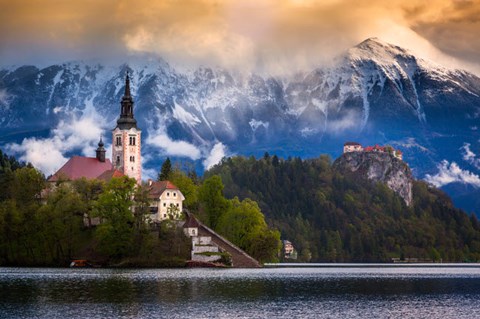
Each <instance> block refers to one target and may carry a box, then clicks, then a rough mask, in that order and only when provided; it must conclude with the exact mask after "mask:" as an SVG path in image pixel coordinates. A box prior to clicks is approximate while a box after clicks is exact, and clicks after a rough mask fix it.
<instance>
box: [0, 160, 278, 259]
mask: <svg viewBox="0 0 480 319" xmlns="http://www.w3.org/2000/svg"><path fill="white" fill-rule="evenodd" d="M164 166H165V167H162V170H161V172H160V173H159V179H169V180H171V181H172V182H173V183H174V184H176V185H177V186H178V187H179V188H180V190H181V191H182V193H183V194H184V196H185V197H186V200H185V202H184V206H185V207H186V208H188V209H190V210H191V212H193V213H195V214H196V215H198V216H199V218H200V219H201V220H202V221H203V222H204V223H205V224H207V225H208V226H210V227H211V228H213V229H215V230H217V231H219V232H220V233H221V234H222V235H224V236H225V237H227V238H228V239H230V240H231V241H232V242H233V243H235V244H237V245H238V246H239V247H241V248H243V249H245V250H246V251H247V252H248V253H250V254H252V256H253V257H254V258H257V259H259V260H260V261H262V262H265V261H272V260H275V258H276V257H277V255H278V250H279V238H280V235H279V233H278V232H276V231H274V230H270V229H269V228H268V226H267V225H266V223H265V219H264V215H263V214H262V212H261V211H260V209H259V207H258V205H256V203H254V202H252V201H250V200H243V201H239V200H227V199H226V198H225V197H224V196H223V185H222V183H221V180H220V179H219V178H218V177H212V178H210V179H207V180H204V181H201V180H200V179H199V178H198V177H197V176H196V174H191V172H190V173H185V172H183V171H182V170H180V169H179V168H176V167H175V168H172V167H171V163H170V160H168V161H166V164H165V165H164ZM162 173H163V174H164V175H162ZM48 184H49V183H47V182H46V180H45V177H44V176H43V174H41V173H40V172H39V171H38V170H36V169H35V168H34V167H32V166H31V165H26V164H25V163H20V162H18V161H17V160H16V159H15V158H13V157H9V156H6V155H5V154H3V153H2V152H1V151H0V190H1V192H0V265H12V266H13V265H15V266H19V265H20V266H65V265H68V264H69V263H70V261H71V260H72V259H88V260H90V261H94V262H96V263H98V264H101V265H110V266H112V265H115V266H149V267H153V266H182V265H184V263H185V261H186V260H188V259H190V250H191V242H190V241H189V239H188V238H187V237H186V236H184V235H183V230H182V229H181V226H178V225H177V223H176V222H175V221H172V220H167V221H165V222H162V223H161V224H159V225H153V224H151V223H149V217H150V208H149V206H150V199H149V196H148V185H141V186H139V185H136V183H135V180H134V179H131V178H128V177H121V178H113V179H112V180H110V181H108V182H104V181H100V180H87V179H79V180H75V181H60V182H58V183H56V184H55V185H48ZM240 216H241V218H240ZM96 220H100V221H101V222H100V224H98V225H97V226H94V227H90V226H92V225H94V224H96V223H95V221H96ZM245 220H249V222H248V223H247V224H248V227H246V226H245V225H246V224H245V225H244V224H243V221H245ZM230 232H232V233H231V234H232V235H230Z"/></svg>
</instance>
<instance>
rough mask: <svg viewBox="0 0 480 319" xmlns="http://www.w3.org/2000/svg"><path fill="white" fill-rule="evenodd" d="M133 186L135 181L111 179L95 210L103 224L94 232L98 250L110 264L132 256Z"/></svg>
mask: <svg viewBox="0 0 480 319" xmlns="http://www.w3.org/2000/svg"><path fill="white" fill-rule="evenodd" d="M135 185H136V182H135V179H132V178H128V177H126V176H123V177H120V178H112V179H111V180H110V182H108V184H107V185H106V187H105V191H104V192H103V193H102V194H101V195H100V196H99V198H98V201H97V205H96V207H95V209H96V215H97V216H99V217H100V218H101V220H102V223H101V224H100V225H98V226H97V229H96V237H97V239H98V242H99V249H100V251H101V252H103V253H104V254H106V256H107V257H108V258H109V259H110V260H113V261H118V260H120V259H122V258H124V257H127V256H129V255H130V254H131V253H132V247H133V242H134V236H135V233H134V216H133V212H132V207H133V198H134V194H135Z"/></svg>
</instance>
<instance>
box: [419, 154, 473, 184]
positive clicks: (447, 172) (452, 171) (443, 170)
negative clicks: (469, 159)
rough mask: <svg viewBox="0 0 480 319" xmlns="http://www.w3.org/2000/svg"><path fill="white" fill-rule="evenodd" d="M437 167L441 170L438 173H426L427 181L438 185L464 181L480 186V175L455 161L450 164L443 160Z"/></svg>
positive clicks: (463, 182) (464, 182)
mask: <svg viewBox="0 0 480 319" xmlns="http://www.w3.org/2000/svg"><path fill="white" fill-rule="evenodd" d="M437 167H438V170H439V172H438V173H437V174H436V175H429V174H427V175H425V181H427V182H429V183H431V184H433V185H435V186H437V187H441V186H444V185H447V184H450V183H462V184H469V185H472V186H474V187H480V177H479V176H478V175H476V174H474V173H472V172H470V171H467V170H462V169H461V168H460V167H459V166H458V164H457V163H455V162H452V163H451V164H450V163H449V162H448V161H446V160H443V161H442V162H441V163H440V164H438V166H437Z"/></svg>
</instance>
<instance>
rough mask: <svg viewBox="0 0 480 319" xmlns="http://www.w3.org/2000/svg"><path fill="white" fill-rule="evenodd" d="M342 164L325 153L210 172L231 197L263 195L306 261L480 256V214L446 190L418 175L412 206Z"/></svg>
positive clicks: (230, 164) (226, 165) (236, 161)
mask: <svg viewBox="0 0 480 319" xmlns="http://www.w3.org/2000/svg"><path fill="white" fill-rule="evenodd" d="M386 155H388V154H386ZM336 166H337V168H335V167H334V166H333V165H332V163H331V159H330V158H329V157H328V156H325V155H322V156H320V157H319V158H315V159H308V160H302V159H300V158H288V159H286V160H283V159H279V158H278V157H277V156H270V155H268V154H265V156H264V157H263V158H261V159H258V160H257V159H255V158H254V157H249V158H245V157H233V158H227V159H224V160H223V161H222V162H221V163H220V164H218V165H216V166H214V167H213V168H212V169H210V170H209V171H207V172H206V176H211V175H213V174H218V175H220V176H221V178H222V180H223V183H224V184H225V194H226V196H227V197H233V196H239V197H240V198H245V197H249V198H252V199H253V200H256V201H257V202H258V203H259V205H260V207H261V209H262V211H263V212H264V213H265V215H266V218H267V221H268V222H269V224H271V225H273V226H275V227H277V228H278V229H279V230H280V232H281V234H282V239H288V240H290V241H292V242H293V245H294V246H295V247H296V248H297V250H298V251H299V260H300V261H315V262H327V261H336V262H388V261H391V258H419V259H430V260H435V261H439V260H443V261H444V262H446V261H474V260H475V261H478V260H480V224H479V223H478V221H477V218H476V217H475V216H474V215H472V216H471V217H469V216H468V215H467V214H466V213H465V212H463V211H461V210H459V209H457V208H455V207H454V206H453V204H452V202H451V200H450V199H449V197H448V196H447V195H446V194H445V193H443V192H442V191H440V190H438V189H437V188H435V187H433V186H430V185H427V184H426V183H425V182H422V181H416V180H412V203H411V205H410V206H407V203H406V202H405V200H404V199H403V198H402V197H400V196H399V195H397V194H396V193H395V192H394V191H393V190H391V189H390V188H389V187H388V186H387V185H386V184H384V183H382V182H376V181H374V180H369V179H368V177H367V176H364V177H363V178H359V175H358V174H353V173H352V172H351V170H345V169H341V168H340V167H339V166H338V165H336ZM394 169H397V170H398V169H400V170H401V169H404V166H403V165H399V166H398V167H397V168H394ZM391 174H392V175H395V174H396V172H395V171H393V172H391Z"/></svg>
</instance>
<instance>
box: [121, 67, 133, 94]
mask: <svg viewBox="0 0 480 319" xmlns="http://www.w3.org/2000/svg"><path fill="white" fill-rule="evenodd" d="M123 96H124V97H131V95H130V77H129V76H128V71H127V78H126V79H125V94H124V95H123Z"/></svg>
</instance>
